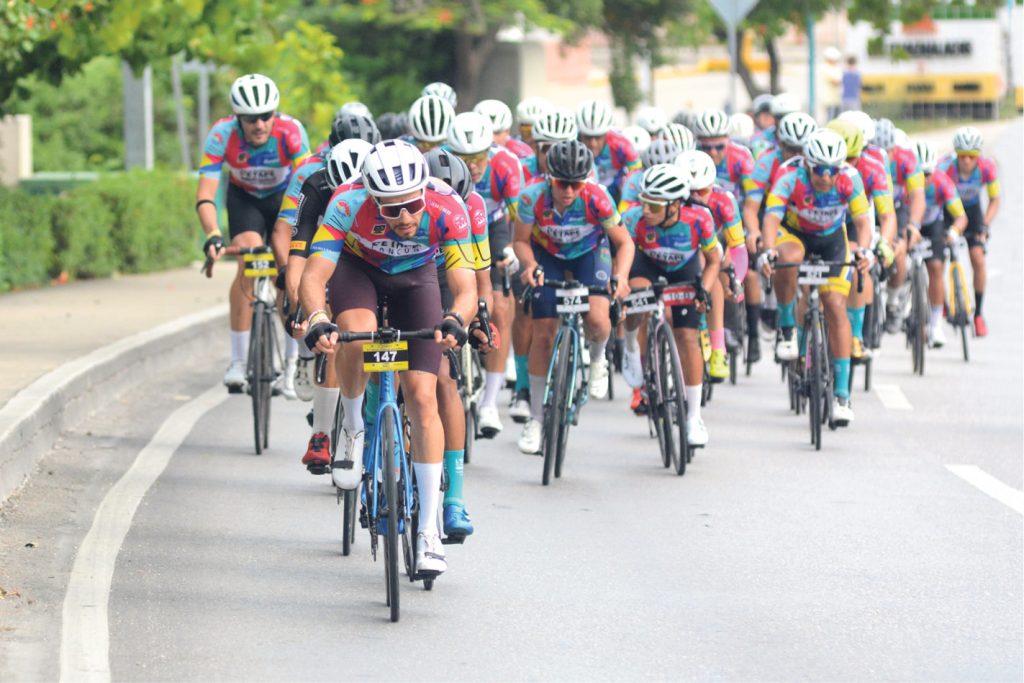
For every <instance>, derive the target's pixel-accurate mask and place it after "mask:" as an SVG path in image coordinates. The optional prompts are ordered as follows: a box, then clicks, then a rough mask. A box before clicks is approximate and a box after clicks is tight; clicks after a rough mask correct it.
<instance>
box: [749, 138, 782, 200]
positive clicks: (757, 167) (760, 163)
mask: <svg viewBox="0 0 1024 683" xmlns="http://www.w3.org/2000/svg"><path fill="white" fill-rule="evenodd" d="M782 161H783V159H782V150H781V149H779V148H778V147H772V148H770V149H766V150H764V151H763V152H761V154H760V155H758V157H757V161H755V162H754V170H753V171H751V173H750V189H749V190H748V191H747V194H746V196H745V197H744V201H746V200H749V199H752V200H754V201H756V202H758V203H760V202H761V201H762V200H763V199H764V195H765V192H767V191H768V190H769V189H771V187H772V185H773V184H774V182H775V174H776V172H777V171H778V169H779V166H780V165H782Z"/></svg>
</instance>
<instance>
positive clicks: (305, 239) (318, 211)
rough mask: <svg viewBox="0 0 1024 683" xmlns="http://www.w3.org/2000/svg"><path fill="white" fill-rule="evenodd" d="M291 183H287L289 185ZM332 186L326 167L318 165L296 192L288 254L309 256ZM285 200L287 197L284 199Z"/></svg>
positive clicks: (332, 191) (332, 190)
mask: <svg viewBox="0 0 1024 683" xmlns="http://www.w3.org/2000/svg"><path fill="white" fill-rule="evenodd" d="M290 186H291V183H289V187H290ZM332 194H334V188H332V187H331V185H330V183H329V182H328V178H327V169H325V168H323V167H320V168H318V169H316V170H315V171H313V173H311V174H310V176H309V177H308V178H306V180H305V182H303V183H302V188H301V189H300V190H299V192H298V196H297V198H296V200H295V204H296V205H297V207H298V208H297V209H296V211H295V217H294V220H292V221H291V222H290V225H291V226H292V241H291V244H290V245H289V247H288V254H289V255H290V256H302V257H303V258H309V246H310V244H311V243H312V241H313V237H314V236H315V235H316V231H317V230H318V229H319V228H320V222H321V221H322V220H323V217H324V212H325V211H326V210H327V204H328V202H330V201H331V195H332ZM285 200H286V201H287V198H286V199H285Z"/></svg>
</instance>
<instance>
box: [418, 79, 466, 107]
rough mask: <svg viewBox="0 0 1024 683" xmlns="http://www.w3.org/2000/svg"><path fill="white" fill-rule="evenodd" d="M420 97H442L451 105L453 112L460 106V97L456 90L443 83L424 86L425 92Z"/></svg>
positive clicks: (436, 82)
mask: <svg viewBox="0 0 1024 683" xmlns="http://www.w3.org/2000/svg"><path fill="white" fill-rule="evenodd" d="M420 95H422V96H424V97H430V96H433V97H440V98H441V99H442V100H444V101H445V102H447V103H448V104H450V105H451V106H452V109H453V110H454V109H455V107H457V106H458V104H459V96H458V94H456V92H455V88H453V87H452V86H450V85H448V84H447V83H442V82H441V81H434V82H433V83H427V84H426V85H425V86H423V90H422V92H420Z"/></svg>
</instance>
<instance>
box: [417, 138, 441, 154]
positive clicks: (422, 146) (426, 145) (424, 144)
mask: <svg viewBox="0 0 1024 683" xmlns="http://www.w3.org/2000/svg"><path fill="white" fill-rule="evenodd" d="M441 142H442V141H441V140H438V141H437V142H429V141H427V140H417V141H416V147H417V149H419V150H420V151H421V152H429V151H430V150H432V149H434V148H436V147H440V146H441Z"/></svg>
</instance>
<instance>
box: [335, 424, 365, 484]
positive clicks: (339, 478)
mask: <svg viewBox="0 0 1024 683" xmlns="http://www.w3.org/2000/svg"><path fill="white" fill-rule="evenodd" d="M341 436H342V438H343V439H344V444H345V447H344V450H343V451H342V452H341V453H338V454H336V455H335V458H336V459H335V461H334V462H332V463H331V480H332V481H333V482H334V485H335V486H337V487H338V488H339V489H341V490H343V491H355V490H356V489H357V488H359V482H360V480H362V478H363V437H364V434H363V432H359V433H358V434H356V435H354V436H353V435H351V434H349V433H348V431H346V430H345V429H342V430H341ZM338 456H341V457H340V458H339V457H338Z"/></svg>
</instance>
